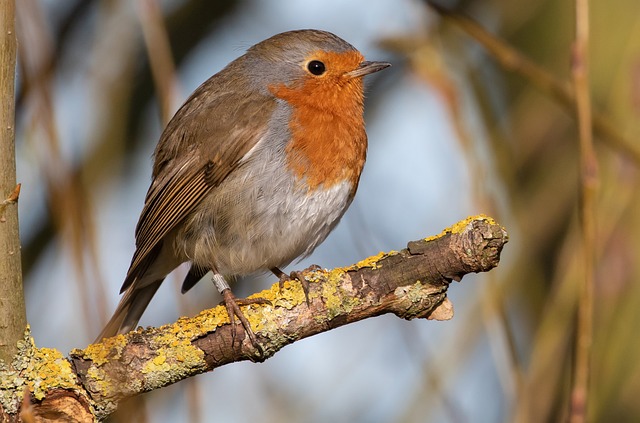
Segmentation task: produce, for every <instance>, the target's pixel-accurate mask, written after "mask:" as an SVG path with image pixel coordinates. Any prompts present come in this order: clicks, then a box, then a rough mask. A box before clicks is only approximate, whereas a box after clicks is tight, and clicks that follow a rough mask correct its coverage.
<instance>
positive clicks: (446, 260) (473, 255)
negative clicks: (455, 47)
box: [31, 216, 508, 418]
mask: <svg viewBox="0 0 640 423" xmlns="http://www.w3.org/2000/svg"><path fill="white" fill-rule="evenodd" d="M507 241H508V236H507V233H506V231H505V230H504V229H503V228H502V227H501V226H500V225H498V224H497V223H495V222H494V221H493V220H492V219H491V218H488V217H485V216H477V217H472V218H468V219H465V220H463V221H462V222H459V223H458V224H456V225H454V226H452V227H451V228H448V229H447V230H445V231H443V232H442V233H441V234H440V235H437V236H434V237H431V238H428V239H423V240H419V241H413V242H410V243H409V244H408V246H407V248H406V249H403V250H401V251H394V252H389V253H380V254H378V255H376V256H374V257H370V258H368V259H366V260H363V261H361V262H359V263H357V264H355V265H353V266H350V267H346V268H337V269H334V270H313V269H308V270H306V271H304V272H303V273H302V274H303V275H304V276H305V278H306V279H307V280H308V281H309V303H307V302H306V300H305V295H304V292H303V290H302V287H301V284H300V283H299V282H298V281H296V280H294V281H288V282H285V284H284V287H283V289H282V291H280V289H279V287H278V284H275V285H274V286H273V287H271V289H269V290H266V291H263V292H260V293H258V294H255V296H256V297H262V298H264V299H267V300H269V301H270V302H271V305H266V304H260V305H251V306H247V307H246V308H244V309H243V311H244V313H245V315H246V316H247V318H248V319H249V322H250V323H251V325H252V328H253V331H254V333H255V334H256V336H257V337H258V340H259V342H260V344H261V346H262V347H263V352H262V354H258V352H257V351H256V349H255V348H253V346H252V345H251V343H250V342H249V339H248V338H246V337H245V333H244V331H243V330H242V327H241V326H238V328H237V329H238V330H236V337H235V341H233V336H232V334H233V330H232V327H231V326H230V324H229V319H228V316H227V313H226V310H225V309H224V308H223V307H221V306H220V307H216V308H213V309H210V310H205V311H203V312H201V313H200V314H198V315H197V316H195V317H193V318H181V319H179V320H178V321H177V322H176V323H174V324H171V325H165V326H162V327H159V328H148V329H138V330H136V331H134V332H131V333H128V334H127V335H118V336H116V337H113V338H109V339H105V340H103V341H102V342H101V343H99V344H94V345H90V346H88V347H87V348H85V349H84V350H74V351H72V352H71V354H70V357H69V362H70V363H71V368H72V369H73V371H74V372H75V374H76V375H77V380H78V386H77V387H76V388H75V389H72V388H69V387H68V386H65V389H66V391H67V392H69V395H74V396H77V393H78V392H84V395H83V397H84V398H86V399H88V400H89V401H88V402H89V403H90V404H91V409H92V412H93V413H94V414H95V415H96V416H97V417H98V418H103V417H105V416H107V415H108V414H109V413H111V412H112V411H113V410H114V409H115V408H116V406H117V403H118V402H119V401H120V400H121V399H123V398H127V397H130V396H132V395H136V394H138V393H141V392H147V391H151V390H154V389H158V388H161V387H163V386H166V385H169V384H171V383H174V382H177V381H180V380H182V379H185V378H188V377H190V376H194V375H196V374H199V373H203V372H207V371H210V370H213V369H214V368H216V367H219V366H222V365H225V364H228V363H231V362H235V361H242V360H251V361H263V360H266V359H267V358H269V357H271V356H272V355H273V354H275V353H276V352H277V351H279V350H280V349H281V348H282V347H284V346H286V345H289V344H291V343H293V342H295V341H297V340H300V339H303V338H306V337H309V336H312V335H316V334H318V333H322V332H325V331H328V330H331V329H332V328H335V327H338V326H342V325H345V324H348V323H351V322H356V321H359V320H363V319H366V318H369V317H374V316H378V315H381V314H386V313H393V314H395V315H397V316H398V317H401V318H404V319H413V318H428V319H435V320H444V319H450V318H451V317H452V316H453V311H452V310H453V309H452V306H451V303H450V302H449V301H448V300H447V297H446V293H447V289H448V287H449V284H450V282H451V281H452V280H457V281H459V280H460V279H461V278H462V276H464V275H465V274H467V273H472V272H476V273H477V272H484V271H488V270H490V269H492V268H494V267H495V266H497V265H498V262H499V258H500V252H501V250H502V247H503V246H504V244H505V243H506V242H507ZM50 388H54V387H53V386H52V387H50ZM31 392H33V390H31ZM35 411H37V408H36V409H35Z"/></svg>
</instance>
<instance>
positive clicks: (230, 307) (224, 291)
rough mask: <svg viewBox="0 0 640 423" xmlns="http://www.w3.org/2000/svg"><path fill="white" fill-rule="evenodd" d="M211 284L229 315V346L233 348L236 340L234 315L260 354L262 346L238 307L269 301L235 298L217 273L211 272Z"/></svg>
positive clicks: (267, 302) (268, 302) (223, 279)
mask: <svg viewBox="0 0 640 423" xmlns="http://www.w3.org/2000/svg"><path fill="white" fill-rule="evenodd" d="M213 284H214V285H215V286H216V288H217V289H218V292H220V294H221V295H222V300H223V302H224V306H225V308H226V309H227V314H228V315H229V321H230V322H231V347H232V348H233V344H234V343H235V341H236V330H237V327H236V319H235V317H236V316H238V319H239V320H240V323H242V326H243V327H244V330H245V331H246V333H247V336H248V337H249V340H250V341H251V344H252V345H253V346H254V348H256V349H257V350H258V352H259V353H260V355H262V354H263V352H264V351H263V349H262V346H260V344H259V343H258V340H257V339H256V335H255V334H254V333H253V330H252V329H251V325H250V324H249V321H248V320H247V318H246V317H245V315H244V313H242V310H240V307H241V306H246V305H249V304H269V305H271V301H269V300H267V299H265V298H237V297H236V296H235V295H233V292H231V288H230V287H229V284H228V283H227V280H226V279H225V278H224V277H223V276H222V275H220V274H218V273H214V274H213Z"/></svg>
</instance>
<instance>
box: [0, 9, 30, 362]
mask: <svg viewBox="0 0 640 423" xmlns="http://www.w3.org/2000/svg"><path fill="white" fill-rule="evenodd" d="M14 28H15V3H14V0H0V360H3V361H10V360H11V357H13V356H14V355H15V354H16V352H17V342H18V341H19V340H20V339H22V334H23V333H24V330H25V327H26V325H27V316H26V310H25V304H24V292H23V289H22V268H21V263H20V237H19V233H18V195H19V194H20V186H19V185H16V161H15V101H14V97H15V72H16V35H15V29H14Z"/></svg>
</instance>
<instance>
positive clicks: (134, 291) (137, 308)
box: [94, 278, 164, 342]
mask: <svg viewBox="0 0 640 423" xmlns="http://www.w3.org/2000/svg"><path fill="white" fill-rule="evenodd" d="M163 280H164V278H163V279H158V280H156V281H154V282H152V283H150V284H146V285H144V286H143V287H141V288H139V287H137V286H136V284H133V285H132V286H130V287H129V289H127V290H126V291H125V293H124V295H123V296H122V299H121V300H120V303H119V304H118V307H117V308H116V311H115V312H114V313H113V316H112V317H111V319H110V320H109V322H108V323H107V325H106V326H105V327H104V329H103V330H102V332H100V335H98V337H97V338H96V340H95V341H94V342H100V341H102V340H103V339H104V338H109V337H111V336H115V335H118V334H122V333H127V332H129V331H131V330H133V329H135V327H136V325H137V324H138V321H139V320H140V317H142V313H144V310H145V309H146V308H147V306H148V305H149V302H150V301H151V298H153V295H154V294H155V293H156V291H157V290H158V288H159V287H160V284H161V283H162V281H163Z"/></svg>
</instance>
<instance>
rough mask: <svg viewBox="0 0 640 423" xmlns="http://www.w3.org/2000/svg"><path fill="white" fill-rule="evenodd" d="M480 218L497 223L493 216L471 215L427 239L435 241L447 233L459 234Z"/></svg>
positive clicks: (492, 223) (426, 239) (493, 223)
mask: <svg viewBox="0 0 640 423" xmlns="http://www.w3.org/2000/svg"><path fill="white" fill-rule="evenodd" d="M478 220H484V221H486V222H487V223H489V224H490V225H495V224H496V222H495V220H493V218H491V217H489V216H486V215H484V214H479V215H476V216H469V217H467V218H466V219H463V220H461V221H459V222H457V223H454V224H453V225H451V226H449V227H448V228H446V229H445V230H443V231H442V232H440V233H439V234H438V235H433V236H430V237H427V238H425V241H427V242H428V241H433V240H435V239H438V238H442V237H443V236H445V235H448V234H459V233H462V232H464V231H465V230H466V229H467V228H468V227H469V225H471V224H472V223H473V222H475V221H478Z"/></svg>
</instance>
